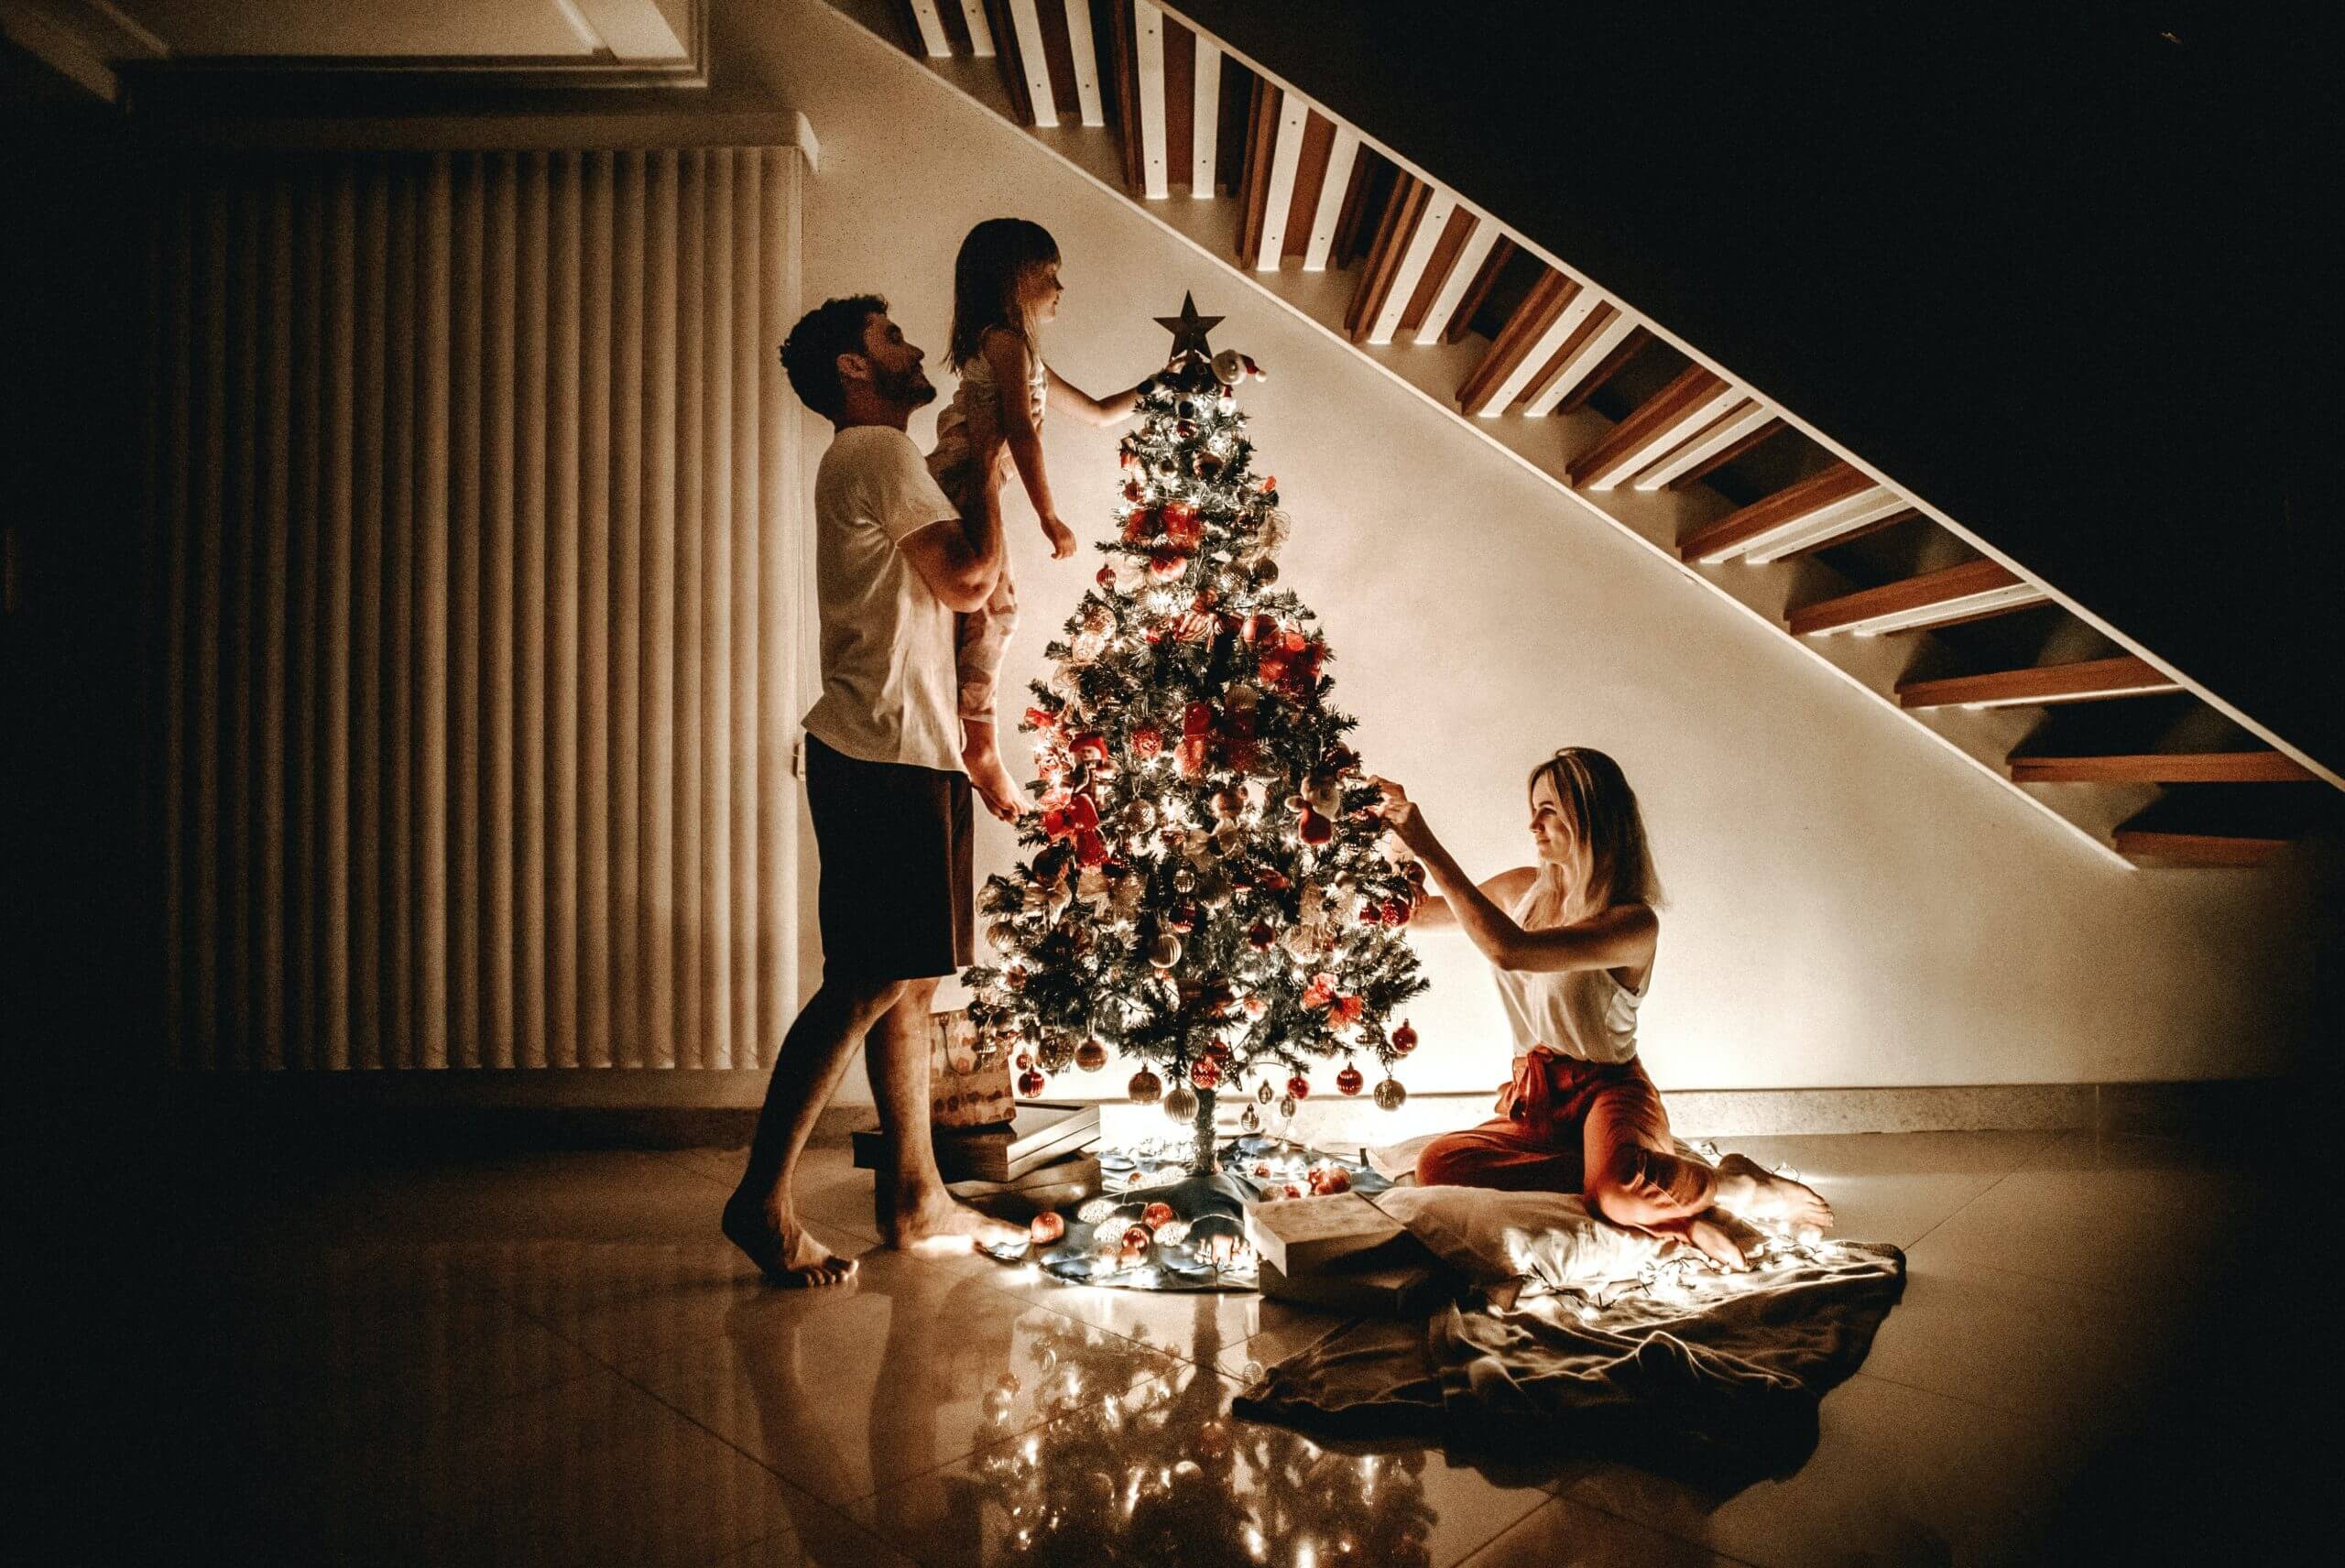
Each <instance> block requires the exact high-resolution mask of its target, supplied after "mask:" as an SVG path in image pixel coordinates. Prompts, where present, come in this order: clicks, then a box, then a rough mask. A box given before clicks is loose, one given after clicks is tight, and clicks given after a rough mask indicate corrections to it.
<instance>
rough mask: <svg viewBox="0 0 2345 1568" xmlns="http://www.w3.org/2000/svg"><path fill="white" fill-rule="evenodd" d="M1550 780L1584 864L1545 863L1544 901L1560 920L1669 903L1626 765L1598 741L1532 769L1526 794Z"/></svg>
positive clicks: (1541, 893) (1545, 907)
mask: <svg viewBox="0 0 2345 1568" xmlns="http://www.w3.org/2000/svg"><path fill="white" fill-rule="evenodd" d="M1540 779H1547V780H1548V781H1550V782H1551V783H1552V784H1553V785H1554V789H1555V798H1556V799H1557V800H1560V801H1562V802H1563V808H1564V810H1565V811H1566V812H1568V813H1569V814H1570V816H1571V818H1572V836H1573V840H1574V847H1575V848H1576V851H1577V856H1576V858H1577V859H1578V861H1579V864H1578V866H1576V867H1573V868H1572V870H1571V871H1570V872H1566V871H1565V868H1563V867H1561V866H1554V865H1553V864H1551V863H1545V862H1543V863H1542V864H1541V865H1540V867H1539V899H1538V903H1537V905H1536V906H1535V907H1536V908H1538V909H1543V910H1544V911H1545V912H1546V913H1547V915H1548V918H1549V919H1551V920H1554V922H1555V923H1556V924H1557V925H1570V924H1572V923H1574V922H1575V921H1578V920H1587V918H1588V917H1589V916H1591V915H1597V914H1601V913H1602V912H1603V911H1605V910H1606V909H1610V908H1611V907H1612V906H1613V905H1615V904H1650V905H1652V906H1653V907H1654V908H1656V909H1658V908H1660V906H1661V902H1662V891H1661V875H1660V873H1658V872H1656V871H1655V870H1654V869H1653V865H1652V847H1651V845H1650V844H1648V843H1647V842H1646V839H1645V820H1644V814H1643V813H1642V812H1641V811H1639V810H1638V809H1637V792H1636V791H1635V790H1633V789H1630V788H1629V779H1628V776H1627V775H1625V774H1623V773H1622V772H1621V771H1620V764H1619V763H1617V762H1615V761H1613V760H1612V759H1611V758H1610V757H1607V756H1606V755H1605V754H1604V753H1602V752H1600V751H1598V750H1596V749H1595V748H1594V747H1592V746H1565V747H1564V748H1563V749H1562V750H1561V751H1559V752H1557V753H1555V755H1554V757H1549V758H1548V759H1547V760H1546V761H1544V762H1543V763H1541V764H1540V765H1539V766H1538V767H1536V768H1532V770H1531V777H1530V779H1529V780H1528V781H1526V782H1525V784H1524V785H1523V789H1524V792H1525V793H1526V794H1527V793H1529V792H1530V791H1531V790H1533V789H1537V788H1538V787H1539V780H1540Z"/></svg>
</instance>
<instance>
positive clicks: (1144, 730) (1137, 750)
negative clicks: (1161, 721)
mask: <svg viewBox="0 0 2345 1568" xmlns="http://www.w3.org/2000/svg"><path fill="white" fill-rule="evenodd" d="M1131 746H1132V755H1133V756H1134V757H1154V756H1155V755H1156V754H1157V753H1158V752H1160V751H1162V750H1163V749H1164V732H1163V731H1162V730H1161V729H1158V728H1157V727H1156V726H1155V725H1154V724H1134V725H1133V726H1132V740H1131Z"/></svg>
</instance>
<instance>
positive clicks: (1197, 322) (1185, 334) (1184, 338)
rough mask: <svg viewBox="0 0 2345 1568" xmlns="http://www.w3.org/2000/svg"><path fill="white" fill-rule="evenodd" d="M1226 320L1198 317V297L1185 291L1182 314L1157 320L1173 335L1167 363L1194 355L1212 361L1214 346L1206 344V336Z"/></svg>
mask: <svg viewBox="0 0 2345 1568" xmlns="http://www.w3.org/2000/svg"><path fill="white" fill-rule="evenodd" d="M1225 320H1227V318H1226V317H1222V316H1200V315H1198V314H1197V299H1196V296H1195V295H1194V294H1192V293H1189V292H1187V291H1186V290H1183V293H1182V295H1181V313H1180V314H1179V315H1177V316H1159V317H1157V318H1156V324H1157V325H1158V326H1160V327H1162V328H1163V329H1164V330H1165V331H1166V332H1171V333H1172V354H1169V355H1168V356H1167V363H1168V364H1169V363H1170V362H1171V361H1172V360H1177V359H1179V358H1180V357H1181V356H1182V355H1183V354H1195V355H1196V356H1197V357H1198V358H1199V359H1211V358H1212V357H1213V345H1212V344H1211V343H1207V342H1205V334H1206V333H1207V332H1211V331H1213V330H1214V328H1216V327H1217V326H1219V325H1221V323H1222V322H1223V321H1225Z"/></svg>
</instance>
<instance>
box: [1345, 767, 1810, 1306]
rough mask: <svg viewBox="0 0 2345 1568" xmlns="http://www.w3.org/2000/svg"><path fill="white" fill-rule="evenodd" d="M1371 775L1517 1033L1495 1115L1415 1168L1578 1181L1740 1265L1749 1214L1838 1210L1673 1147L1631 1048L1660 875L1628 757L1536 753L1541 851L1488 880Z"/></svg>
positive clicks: (1777, 1180) (1735, 1162) (1396, 829)
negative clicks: (1539, 756)
mask: <svg viewBox="0 0 2345 1568" xmlns="http://www.w3.org/2000/svg"><path fill="white" fill-rule="evenodd" d="M1377 782H1378V783H1379V784H1380V785H1382V787H1383V789H1384V793H1385V800H1384V805H1383V807H1382V811H1383V815H1384V819H1385V821H1386V822H1387V823H1389V824H1390V825H1391V829H1392V831H1393V833H1395V834H1396V835H1397V836H1398V837H1399V838H1400V840H1401V842H1402V844H1406V845H1407V846H1408V847H1409V848H1410V849H1411V850H1412V851H1413V852H1414V853H1415V854H1416V855H1418V857H1419V858H1421V859H1422V860H1423V862H1424V864H1425V869H1426V870H1427V872H1429V873H1430V874H1431V876H1432V878H1433V880H1434V884H1435V885H1436V886H1437V887H1439V888H1440V890H1441V893H1442V895H1443V897H1441V898H1429V899H1427V900H1426V901H1425V902H1424V904H1423V905H1422V906H1421V907H1420V909H1419V911H1418V914H1417V917H1416V919H1417V922H1418V923H1419V924H1434V925H1456V926H1458V927H1461V928H1463V929H1464V931H1465V932H1466V934H1467V936H1468V937H1470V938H1471V939H1472V940H1473V942H1474V945H1475V946H1476V947H1478V948H1479V949H1480V950H1481V953H1482V955H1483V956H1484V957H1485V958H1488V959H1489V961H1490V964H1492V966H1493V970H1494V974H1495V976H1496V978H1497V981H1498V986H1499V996H1500V999H1501V1000H1502V1001H1503V1002H1504V1003H1505V1006H1506V1014H1507V1022H1508V1023H1509V1025H1510V1026H1511V1028H1512V1029H1513V1032H1514V1079H1513V1082H1512V1083H1509V1084H1508V1085H1507V1086H1506V1088H1505V1089H1504V1090H1502V1091H1501V1092H1500V1096H1499V1105H1498V1111H1499V1115H1498V1117H1497V1119H1495V1120H1493V1121H1489V1122H1485V1123H1483V1124H1482V1125H1481V1126H1480V1127H1470V1128H1467V1129H1466V1130H1465V1131H1462V1132H1453V1133H1445V1134H1444V1135H1443V1136H1442V1137H1440V1138H1435V1139H1434V1141H1433V1142H1432V1143H1430V1144H1428V1145H1426V1146H1425V1149H1424V1151H1423V1153H1422V1154H1420V1155H1419V1156H1418V1158H1417V1180H1418V1181H1421V1182H1423V1183H1424V1184H1426V1185H1428V1186H1430V1185H1434V1184H1436V1183H1444V1184H1453V1185H1459V1186H1469V1187H1502V1188H1507V1189H1510V1190H1512V1191H1538V1192H1578V1193H1580V1194H1581V1195H1582V1196H1583V1197H1585V1198H1586V1199H1587V1205H1588V1208H1589V1209H1590V1210H1591V1211H1592V1212H1594V1213H1597V1214H1601V1215H1603V1217H1604V1218H1606V1219H1608V1220H1610V1221H1611V1222H1612V1223H1614V1224H1615V1225H1627V1226H1631V1227H1633V1228H1637V1229H1641V1230H1646V1231H1652V1232H1655V1233H1659V1234H1663V1235H1669V1236H1681V1237H1683V1238H1684V1239H1685V1240H1687V1241H1689V1242H1691V1243H1693V1244H1694V1245H1695V1246H1696V1247H1700V1248H1701V1249H1702V1250H1703V1251H1704V1252H1706V1253H1707V1254H1708V1255H1709V1256H1710V1257H1712V1258H1716V1259H1717V1260H1718V1262H1720V1263H1722V1264H1725V1265H1726V1266H1727V1267H1729V1268H1733V1269H1740V1268H1743V1267H1745V1266H1746V1262H1745V1257H1744V1253H1745V1247H1746V1244H1747V1243H1748V1242H1749V1241H1750V1239H1751V1231H1750V1228H1749V1226H1748V1225H1746V1224H1742V1223H1739V1222H1742V1221H1749V1220H1754V1219H1766V1218H1772V1219H1780V1220H1783V1221H1784V1222H1786V1223H1788V1224H1790V1225H1794V1226H1809V1225H1814V1226H1819V1227H1820V1226H1824V1225H1830V1224H1831V1223H1832V1211H1831V1208H1830V1207H1829V1206H1828V1205H1827V1203H1825V1202H1824V1200H1823V1199H1822V1198H1821V1197H1819V1196H1817V1195H1816V1192H1814V1191H1812V1190H1811V1189H1809V1188H1807V1187H1805V1186H1803V1185H1801V1184H1800V1183H1799V1182H1796V1181H1787V1180H1785V1179H1784V1178H1783V1177H1780V1176H1776V1175H1774V1174H1773V1173H1772V1172H1771V1171H1767V1170H1766V1169H1765V1168H1763V1167H1761V1166H1760V1165H1759V1164H1757V1163H1755V1162H1754V1161H1752V1160H1748V1159H1745V1158H1744V1157H1743V1156H1741V1155H1739V1154H1729V1155H1728V1156H1727V1157H1726V1158H1725V1159H1724V1160H1721V1161H1719V1163H1718V1167H1717V1168H1716V1169H1712V1168H1711V1167H1710V1166H1708V1165H1707V1164H1704V1163H1703V1162H1702V1161H1700V1160H1687V1159H1685V1158H1683V1157H1681V1156H1679V1155H1678V1154H1677V1153H1676V1152H1675V1149H1674V1144H1673V1142H1672V1140H1671V1138H1670V1136H1669V1117H1668V1116H1667V1114H1666V1113H1665V1112H1663V1109H1662V1105H1661V1094H1660V1091H1658V1090H1657V1089H1655V1088H1654V1087H1653V1083H1652V1079H1651V1078H1649V1077H1647V1076H1646V1075H1645V1070H1644V1067H1643V1065H1642V1064H1641V1062H1638V1061H1637V1005H1638V1004H1639V1003H1640V1002H1641V1001H1642V1000H1643V999H1644V996H1645V992H1646V990H1647V989H1648V988H1649V986H1650V985H1651V984H1652V964H1653V952H1654V949H1655V947H1656V945H1657V944H1658V942H1659V941H1660V937H1661V917H1660V916H1659V914H1657V913H1656V912H1655V909H1654V906H1655V905H1656V904H1657V903H1658V902H1659V901H1660V898H1661V884H1660V879H1659V878H1658V877H1656V876H1655V875H1654V873H1653V866H1652V853H1651V852H1650V850H1649V849H1648V848H1647V847H1646V844H1645V828H1644V822H1643V819H1642V818H1641V816H1640V815H1639V813H1638V811H1637V798H1636V795H1635V794H1634V793H1633V792H1632V791H1631V789H1630V788H1629V781H1628V779H1625V778H1624V777H1622V775H1621V772H1620V764H1618V763H1616V762H1614V761H1613V760H1612V759H1611V758H1610V757H1607V756H1606V755H1605V754H1604V753H1602V752H1600V751H1593V750H1590V749H1588V748H1587V747H1585V746H1567V747H1565V749H1564V750H1562V751H1559V752H1557V753H1556V754H1555V755H1554V758H1553V759H1551V760H1549V761H1547V762H1544V763H1542V764H1540V766H1539V767H1538V768H1534V769H1533V770H1532V774H1531V837H1532V842H1533V843H1534V844H1536V845H1537V847H1538V863H1537V864H1536V865H1535V866H1517V867H1516V868H1515V869H1513V870H1511V871H1504V872H1500V874H1499V875H1498V876H1496V877H1491V878H1490V879H1489V881H1487V882H1484V883H1482V884H1480V885H1479V886H1477V885H1476V884H1475V883H1474V882H1473V881H1472V879H1470V878H1469V877H1467V875H1466V874H1465V872H1464V871H1463V870H1461V869H1460V868H1459V866H1458V865H1457V862H1456V859H1455V858H1454V857H1453V856H1452V855H1450V853H1449V852H1448V851H1447V850H1446V849H1445V848H1443V847H1442V844H1441V841H1440V840H1439V839H1437V838H1435V837H1434V833H1433V830H1432V828H1431V827H1429V826H1428V825H1427V824H1426V822H1425V820H1424V816H1423V813H1422V812H1421V811H1418V809H1417V807H1416V804H1415V803H1414V802H1413V801H1412V800H1409V798H1408V796H1407V794H1406V793H1405V792H1404V791H1403V790H1402V789H1401V787H1400V786H1399V785H1397V784H1394V783H1392V782H1391V781H1390V780H1388V779H1379V780H1377Z"/></svg>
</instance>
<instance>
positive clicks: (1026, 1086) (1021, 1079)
mask: <svg viewBox="0 0 2345 1568" xmlns="http://www.w3.org/2000/svg"><path fill="white" fill-rule="evenodd" d="M1042 1083H1043V1079H1042V1073H1039V1072H1037V1071H1035V1070H1034V1069H1033V1068H1031V1067H1029V1068H1028V1069H1027V1070H1026V1071H1025V1072H1023V1073H1020V1074H1019V1075H1018V1092H1019V1093H1020V1094H1023V1095H1024V1096H1026V1098H1028V1099H1030V1100H1031V1099H1032V1098H1033V1097H1034V1096H1035V1095H1037V1094H1041V1093H1042Z"/></svg>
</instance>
